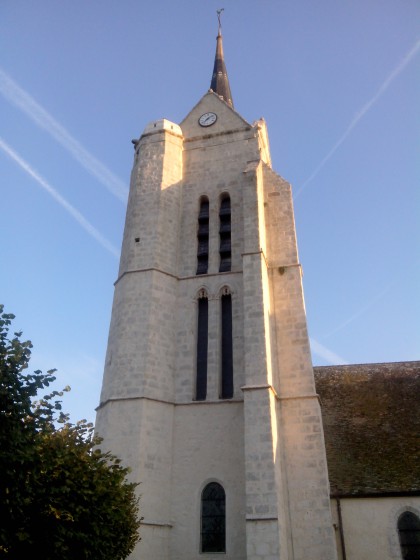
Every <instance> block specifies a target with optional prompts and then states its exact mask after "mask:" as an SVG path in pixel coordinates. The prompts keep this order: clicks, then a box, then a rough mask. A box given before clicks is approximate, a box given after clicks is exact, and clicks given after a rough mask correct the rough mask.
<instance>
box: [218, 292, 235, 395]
mask: <svg viewBox="0 0 420 560" xmlns="http://www.w3.org/2000/svg"><path fill="white" fill-rule="evenodd" d="M221 320H222V340H221V358H222V359H221V395H220V396H221V398H222V399H231V398H232V397H233V335H232V296H231V294H230V293H229V291H228V290H227V289H225V290H224V293H223V295H222V297H221Z"/></svg>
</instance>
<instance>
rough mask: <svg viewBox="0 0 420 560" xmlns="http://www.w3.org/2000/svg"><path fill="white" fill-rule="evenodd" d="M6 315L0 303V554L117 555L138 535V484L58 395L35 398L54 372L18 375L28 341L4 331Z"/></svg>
mask: <svg viewBox="0 0 420 560" xmlns="http://www.w3.org/2000/svg"><path fill="white" fill-rule="evenodd" d="M13 319H14V315H12V314H6V313H4V309H3V306H1V305H0V519H1V523H0V558H6V559H10V560H12V559H13V560H14V559H15V558H24V557H25V556H26V557H29V555H31V556H34V555H35V556H36V555H37V554H38V555H40V556H42V558H43V559H44V560H56V559H57V558H60V560H73V559H77V560H83V559H95V560H111V559H112V560H122V559H124V558H126V557H127V556H128V554H129V553H130V552H131V551H132V550H133V548H134V546H135V544H136V542H137V541H138V540H139V535H138V529H139V524H140V520H139V517H138V498H136V495H135V488H136V486H137V484H134V483H129V482H128V481H127V475H128V469H126V468H123V467H122V466H121V464H120V461H119V460H118V459H117V458H116V457H115V456H113V455H111V454H109V453H103V452H102V451H100V449H99V447H98V445H99V444H100V441H101V440H100V439H99V438H98V437H97V436H95V434H94V431H93V426H92V424H88V423H87V422H86V421H85V420H82V421H80V422H78V423H77V424H72V423H70V421H69V417H68V415H66V414H64V413H63V412H62V411H61V401H60V400H59V399H60V397H62V395H63V392H58V391H51V392H50V393H49V394H47V395H44V396H42V397H41V398H38V392H39V391H43V390H44V389H45V388H47V387H49V386H50V385H51V383H53V382H54V381H55V375H54V373H55V370H50V371H48V372H47V373H46V374H44V373H42V372H41V371H35V372H34V373H26V372H25V370H27V368H28V364H29V360H30V356H31V348H32V344H31V342H30V341H21V336H22V333H21V332H16V333H14V334H13V335H12V336H11V337H10V336H9V331H10V327H11V324H12V320H13ZM67 390H69V389H68V388H66V389H65V390H64V391H67ZM36 398H38V400H36Z"/></svg>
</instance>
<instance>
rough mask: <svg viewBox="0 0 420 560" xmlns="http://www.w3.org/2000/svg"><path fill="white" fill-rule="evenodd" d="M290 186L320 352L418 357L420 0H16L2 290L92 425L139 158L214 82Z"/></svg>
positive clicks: (4, 64) (75, 415)
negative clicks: (220, 72)
mask: <svg viewBox="0 0 420 560" xmlns="http://www.w3.org/2000/svg"><path fill="white" fill-rule="evenodd" d="M221 7H224V9H225V11H224V12H223V35H224V49H225V57H226V64H227V69H228V73H229V78H230V83H231V89H232V94H233V100H234V103H235V109H236V110H237V111H238V112H239V113H240V114H241V115H242V116H243V117H244V118H245V119H246V120H248V121H249V122H253V121H254V120H256V119H257V118H260V117H261V116H263V117H264V118H265V119H266V121H267V124H268V131H269V136H270V145H271V155H272V160H273V167H274V169H275V170H276V171H277V172H278V173H279V174H280V175H282V176H283V177H284V178H286V179H287V180H288V181H290V182H291V183H292V187H293V191H294V204H295V214H296V227H297V234H298V246H299V253H300V260H301V263H302V266H303V271H304V278H303V282H304V291H305V301H306V311H307V318H308V327H309V334H310V337H311V344H312V351H313V362H314V364H315V365H320V364H331V363H368V362H387V361H403V360H416V359H419V348H420V320H419V317H420V298H419V286H420V273H419V270H420V266H419V264H420V263H419V254H420V251H419V241H420V235H419V233H420V227H419V216H420V213H419V210H420V201H419V185H420V181H419V179H420V157H419V148H420V134H419V131H420V127H419V125H420V122H419V121H420V118H419V117H420V109H419V102H418V100H419V99H420V91H419V90H420V87H419V86H420V71H419V70H420V68H419V66H420V4H419V2H418V0H404V1H401V0H369V1H366V0H353V1H351V2H350V1H344V0H340V1H337V0H334V1H333V0H318V1H317V2H314V1H313V0H293V1H292V0H289V1H283V0H259V1H257V0H253V1H251V0H242V1H239V0H225V2H224V3H220V2H218V1H217V2H216V1H214V0H183V1H182V0H180V1H174V0H155V1H154V2H142V1H141V0H135V1H134V0H120V1H119V2H115V1H111V0H102V1H101V2H99V1H95V0H92V1H90V2H86V1H84V0H73V1H72V2H57V1H56V0H39V1H38V2H27V1H24V0H3V1H2V2H1V3H0V53H1V54H0V181H1V182H0V185H1V205H0V208H1V220H0V233H1V239H2V242H1V244H0V262H1V265H2V266H1V270H2V273H1V274H0V294H1V295H0V301H1V302H2V303H4V305H5V308H6V310H7V311H8V312H13V313H14V314H15V315H16V320H15V323H14V326H15V328H16V329H22V330H23V332H24V337H25V338H29V339H31V340H32V342H33V344H34V351H33V360H32V368H31V369H36V368H40V369H42V370H44V371H45V370H47V369H49V368H52V367H55V368H57V369H58V370H59V371H58V379H59V381H58V385H59V386H60V387H61V386H64V385H67V384H69V385H70V386H71V387H72V391H71V393H70V394H67V395H65V397H64V409H65V410H67V411H69V412H70V414H71V417H72V419H73V420H74V421H76V420H78V419H81V418H87V419H88V420H94V416H95V412H94V409H95V407H96V406H97V404H98V402H99V393H100V386H101V378H102V371H103V362H104V357H105V350H106V343H107V336H108V327H109V321H110V313H111V305H112V297H113V282H114V281H115V279H116V275H117V269H118V254H119V251H120V246H121V240H122V232H123V226H124V218H125V203H126V197H127V192H128V186H129V177H130V171H131V166H132V161H133V146H132V144H131V139H133V138H138V137H139V135H140V134H141V132H142V130H143V129H144V128H145V126H146V124H147V123H148V122H150V121H152V120H155V119H159V118H167V119H169V120H172V121H174V122H180V121H181V120H182V119H183V117H184V116H185V115H186V114H187V113H188V112H189V110H190V109H191V108H192V107H193V106H194V105H195V104H196V103H197V101H198V100H199V99H200V97H201V96H202V95H203V94H204V93H206V91H207V90H208V88H209V85H210V79H211V72H212V68H213V59H214V52H215V38H216V32H217V19H216V9H217V8H221Z"/></svg>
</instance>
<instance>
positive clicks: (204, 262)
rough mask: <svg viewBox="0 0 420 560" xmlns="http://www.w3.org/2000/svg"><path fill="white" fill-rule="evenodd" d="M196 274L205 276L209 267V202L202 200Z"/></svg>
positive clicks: (199, 215) (205, 199) (206, 199)
mask: <svg viewBox="0 0 420 560" xmlns="http://www.w3.org/2000/svg"><path fill="white" fill-rule="evenodd" d="M197 246H198V247H197V274H207V270H208V267H209V200H208V198H202V199H201V203H200V212H199V214H198V231H197Z"/></svg>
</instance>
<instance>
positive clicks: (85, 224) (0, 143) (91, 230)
mask: <svg viewBox="0 0 420 560" xmlns="http://www.w3.org/2000/svg"><path fill="white" fill-rule="evenodd" d="M0 149H1V150H3V151H4V152H5V153H6V154H7V155H8V156H9V157H10V158H11V159H12V160H13V161H14V162H15V163H17V164H18V165H19V167H21V168H22V169H23V170H24V171H26V173H27V174H28V175H30V176H31V177H32V178H33V179H35V181H36V182H37V183H38V184H39V185H40V186H41V187H42V188H43V189H44V190H46V191H47V193H48V194H49V195H50V196H52V197H53V198H54V200H56V201H57V202H58V204H59V205H60V206H62V207H63V208H64V209H65V210H66V211H67V212H68V213H69V214H70V216H72V217H73V218H74V219H75V220H76V222H77V223H78V224H79V225H80V226H82V228H83V229H85V230H86V231H87V232H88V234H89V235H90V236H91V237H93V238H94V239H95V240H96V241H97V242H98V243H100V244H101V245H102V247H104V248H105V249H106V250H107V251H109V252H110V253H112V254H113V255H114V257H117V258H119V251H118V250H117V249H116V248H115V247H114V246H113V245H112V244H111V243H110V242H109V241H108V240H107V239H105V237H104V236H103V235H102V234H101V233H99V231H98V230H97V229H96V228H95V227H94V226H93V225H92V224H91V223H90V222H89V221H88V220H87V219H86V218H85V217H84V216H83V215H82V214H81V213H80V212H79V211H78V210H76V208H74V206H72V205H71V204H70V202H68V201H67V200H66V199H65V198H63V197H62V196H61V195H60V194H59V193H58V192H57V191H56V190H55V189H54V188H53V187H52V186H51V185H50V184H49V183H47V181H46V180H45V179H44V178H43V177H41V176H40V175H39V174H38V173H37V172H36V171H35V170H34V169H33V168H32V167H31V166H30V165H29V163H27V162H26V161H25V160H23V159H22V158H21V157H20V156H19V155H18V154H17V153H16V152H15V151H14V150H13V149H12V148H11V147H10V146H9V145H8V144H6V142H5V141H4V140H3V139H2V138H0Z"/></svg>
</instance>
